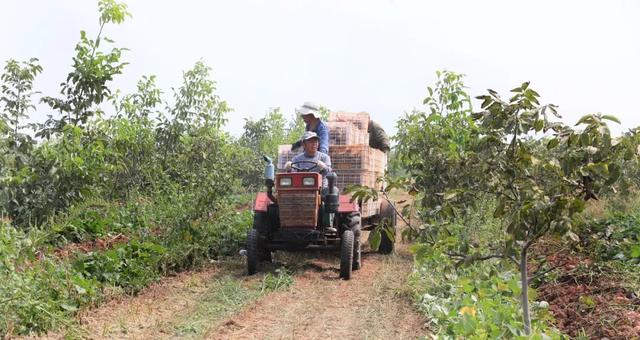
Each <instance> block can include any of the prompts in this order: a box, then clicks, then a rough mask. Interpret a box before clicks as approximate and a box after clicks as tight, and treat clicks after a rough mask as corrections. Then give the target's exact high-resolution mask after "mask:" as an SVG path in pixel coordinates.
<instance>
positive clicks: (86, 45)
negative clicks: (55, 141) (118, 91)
mask: <svg viewBox="0 0 640 340" xmlns="http://www.w3.org/2000/svg"><path fill="white" fill-rule="evenodd" d="M98 8H99V10H100V18H99V25H100V29H99V31H98V34H97V35H96V37H95V39H90V38H88V37H87V33H86V32H85V31H80V42H78V43H77V44H76V48H75V50H76V55H75V56H74V57H73V69H72V71H71V72H70V73H69V75H68V76H67V80H66V81H65V82H64V83H61V84H60V87H61V89H60V94H61V95H62V97H61V98H55V97H50V96H47V97H44V98H42V101H43V102H45V103H46V104H48V105H49V106H50V107H51V108H52V109H54V110H56V111H58V112H59V113H60V117H59V118H57V119H56V118H54V117H53V116H52V115H49V118H48V119H47V121H46V122H45V123H44V124H43V125H42V126H41V127H40V131H38V133H37V134H36V136H39V137H45V138H50V137H51V135H52V134H55V133H59V132H62V130H63V128H64V126H65V125H73V126H78V127H83V126H85V125H86V124H87V122H88V121H89V119H90V118H91V117H93V116H94V115H96V114H98V115H99V114H100V113H101V110H100V109H99V108H98V107H96V105H99V104H101V103H102V102H103V101H105V100H106V99H108V98H109V97H110V96H111V90H110V89H109V88H108V87H107V83H108V82H110V81H112V80H113V77H114V76H116V75H118V74H121V73H122V71H123V69H124V67H125V66H126V65H127V63H125V62H122V61H120V58H121V56H122V52H123V51H124V50H126V49H124V48H117V47H114V48H112V49H111V50H110V51H106V52H105V51H103V50H102V49H101V48H100V47H101V45H102V42H106V43H113V40H111V39H109V38H107V37H103V36H102V31H103V29H104V28H105V26H106V25H107V24H109V23H114V24H120V23H122V22H124V20H125V18H126V17H128V16H131V15H130V14H129V12H127V5H126V4H123V3H118V2H116V1H115V0H100V1H99V2H98Z"/></svg>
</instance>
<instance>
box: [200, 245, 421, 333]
mask: <svg viewBox="0 0 640 340" xmlns="http://www.w3.org/2000/svg"><path fill="white" fill-rule="evenodd" d="M305 260H306V261H307V264H306V266H307V267H308V268H309V269H307V270H305V271H304V272H303V273H302V274H300V275H298V276H297V277H296V279H295V284H294V285H293V286H292V287H291V289H289V290H288V291H283V292H276V293H272V294H270V295H269V296H268V297H266V298H263V299H261V300H259V301H258V302H257V303H255V304H253V305H252V306H250V307H248V308H246V309H245V310H243V311H242V312H240V313H238V314H235V315H233V316H231V317H230V318H229V319H228V321H226V322H225V323H223V326H222V327H217V328H212V329H211V331H209V332H208V333H207V334H206V337H207V338H214V339H256V338H259V339H301V338H304V339H327V338H329V339H389V338H395V339H415V338H420V337H423V336H424V335H426V333H427V330H426V329H425V327H424V324H425V320H424V319H423V317H422V316H421V315H419V314H418V313H416V312H415V311H414V309H413V308H412V306H411V303H410V300H411V299H410V293H409V292H408V291H407V290H406V288H405V287H406V285H405V279H406V277H407V275H408V273H409V272H410V270H411V264H412V260H411V256H410V255H409V254H408V253H407V252H406V250H405V249H404V248H402V249H399V251H398V253H397V254H394V255H390V256H383V255H378V254H375V253H368V254H364V257H363V263H364V265H363V268H362V269H361V270H359V271H356V272H354V275H353V277H352V279H351V280H350V281H344V280H340V279H338V262H337V256H326V255H325V256H320V257H319V258H318V259H315V260H311V259H305Z"/></svg>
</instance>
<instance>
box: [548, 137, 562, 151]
mask: <svg viewBox="0 0 640 340" xmlns="http://www.w3.org/2000/svg"><path fill="white" fill-rule="evenodd" d="M558 144H560V141H559V140H558V138H552V139H550V140H549V142H548V143H547V150H551V149H553V148H555V147H556V146H558Z"/></svg>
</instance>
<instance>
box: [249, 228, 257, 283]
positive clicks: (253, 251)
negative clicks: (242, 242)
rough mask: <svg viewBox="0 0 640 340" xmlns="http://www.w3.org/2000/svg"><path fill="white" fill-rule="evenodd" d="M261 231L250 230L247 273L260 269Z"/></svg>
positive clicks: (251, 273)
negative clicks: (259, 244)
mask: <svg viewBox="0 0 640 340" xmlns="http://www.w3.org/2000/svg"><path fill="white" fill-rule="evenodd" d="M259 238H260V233H259V232H258V230H256V229H251V230H249V232H248V234H247V274H249V275H253V274H255V273H256V272H257V271H258V261H259V255H260V253H259V251H260V249H259V248H258V242H259Z"/></svg>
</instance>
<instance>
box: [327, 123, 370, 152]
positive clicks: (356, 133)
mask: <svg viewBox="0 0 640 340" xmlns="http://www.w3.org/2000/svg"><path fill="white" fill-rule="evenodd" d="M327 125H328V126H329V145H330V146H334V145H353V144H356V145H361V144H369V133H368V132H367V130H362V129H360V128H359V127H358V125H356V124H354V123H353V122H328V123H327ZM329 149H331V147H330V148H329Z"/></svg>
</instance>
